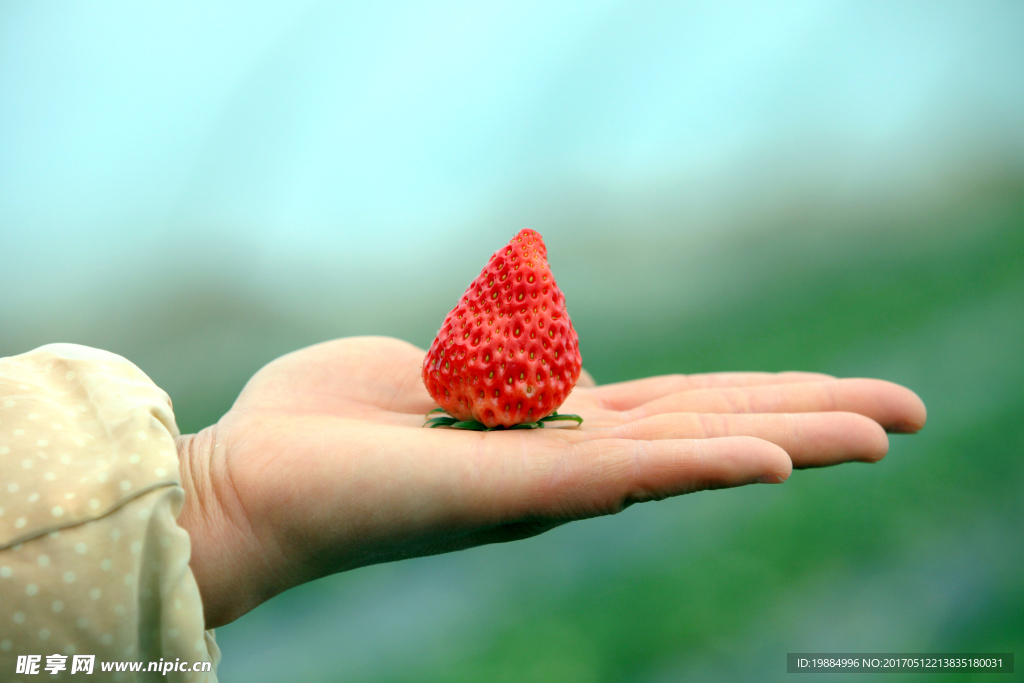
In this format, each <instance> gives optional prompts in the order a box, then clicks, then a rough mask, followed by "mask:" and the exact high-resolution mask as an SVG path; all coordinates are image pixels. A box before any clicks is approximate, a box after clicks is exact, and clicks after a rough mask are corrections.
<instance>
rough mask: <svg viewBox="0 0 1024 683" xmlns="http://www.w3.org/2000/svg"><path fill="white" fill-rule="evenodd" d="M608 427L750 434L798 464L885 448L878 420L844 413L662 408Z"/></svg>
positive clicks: (640, 435)
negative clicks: (737, 412)
mask: <svg viewBox="0 0 1024 683" xmlns="http://www.w3.org/2000/svg"><path fill="white" fill-rule="evenodd" d="M607 431H609V432H611V433H613V434H614V435H615V436H618V437H622V438H627V439H642V440H654V439H709V438H716V437H725V436H753V437H757V438H758V439H764V440H765V441H770V442H771V443H773V444H775V445H777V446H779V447H781V448H783V449H784V450H785V451H786V453H788V454H789V457H790V458H792V460H793V467H797V468H803V467H825V466H828V465H837V464H839V463H843V462H849V461H851V460H858V461H862V462H877V461H879V460H881V459H882V458H884V457H885V454H886V453H887V452H888V450H889V437H888V436H886V434H885V430H883V429H882V427H881V426H880V425H879V424H878V423H877V422H875V421H874V420H872V419H870V418H867V417H864V416H863V415H858V414H856V413H843V412H831V413H781V414H780V413H748V414H742V415H730V414H721V413H663V414H661V415H655V416H653V417H648V418H645V419H642V420H637V421H635V422H630V423H628V424H624V425H622V426H621V427H616V428H614V429H611V430H607Z"/></svg>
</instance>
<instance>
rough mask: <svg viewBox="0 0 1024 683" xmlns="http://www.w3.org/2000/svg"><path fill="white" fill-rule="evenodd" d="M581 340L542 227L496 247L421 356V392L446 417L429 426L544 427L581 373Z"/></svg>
mask: <svg viewBox="0 0 1024 683" xmlns="http://www.w3.org/2000/svg"><path fill="white" fill-rule="evenodd" d="M581 368H582V361H581V359H580V351H579V340H578V338H577V336H576V330H575V329H573V326H572V321H571V320H569V314H568V313H567V312H566V310H565V296H564V295H563V294H562V292H561V290H559V289H558V285H556V284H555V278H554V276H553V275H552V274H551V269H550V268H549V267H548V261H547V248H546V247H545V246H544V241H543V240H542V239H541V236H540V233H538V232H536V231H534V230H521V231H520V232H519V234H518V235H516V236H515V237H513V238H512V240H511V241H510V242H509V243H508V245H507V246H505V247H502V248H501V249H499V250H498V251H496V252H494V255H493V256H491V259H490V260H489V261H488V262H487V265H486V266H484V269H483V270H482V271H481V272H480V275H479V276H478V277H477V278H476V279H475V280H474V281H473V283H472V284H471V285H470V286H469V288H468V289H466V292H465V293H464V294H463V295H462V298H461V299H460V300H459V303H458V305H457V306H456V307H455V308H453V309H452V310H451V312H450V313H449V314H448V315H447V316H446V317H445V319H444V323H442V324H441V330H440V331H439V332H438V333H437V337H436V338H435V339H434V343H433V344H431V345H430V351H428V352H427V356H426V358H424V359H423V383H424V384H426V386H427V391H428V392H430V395H431V396H432V397H433V398H434V400H435V401H437V403H438V405H440V406H441V407H442V408H443V409H444V410H445V411H447V412H448V413H449V414H450V415H451V416H452V417H442V418H435V419H434V420H432V421H431V423H432V424H431V423H428V424H430V426H433V427H436V426H441V425H453V426H456V427H464V428H469V429H484V428H486V429H494V428H503V427H504V428H508V427H515V426H517V425H520V426H523V427H537V426H542V424H541V420H542V419H544V421H545V422H546V421H549V420H552V419H573V420H576V421H577V422H580V421H582V420H581V419H580V418H579V417H577V416H571V417H570V416H565V415H557V413H555V409H557V408H558V406H560V405H561V404H562V402H563V401H564V400H565V398H566V396H568V395H569V392H570V391H572V388H573V387H574V386H575V385H576V380H577V379H579V376H580V369H581Z"/></svg>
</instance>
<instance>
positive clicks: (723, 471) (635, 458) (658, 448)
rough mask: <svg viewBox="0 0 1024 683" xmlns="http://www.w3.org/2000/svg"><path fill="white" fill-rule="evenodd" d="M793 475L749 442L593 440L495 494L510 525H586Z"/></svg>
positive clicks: (773, 454)
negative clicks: (638, 507)
mask: <svg viewBox="0 0 1024 683" xmlns="http://www.w3.org/2000/svg"><path fill="white" fill-rule="evenodd" d="M537 465H540V463H537ZM792 470H793V464H792V461H791V460H790V458H789V456H788V455H787V454H786V452H785V451H784V450H783V449H781V448H779V447H778V446H776V445H775V444H772V443H769V442H767V441H763V440H761V439H755V438H752V437H745V436H737V437H725V438H720V439H668V440H661V441H636V440H632V439H595V440H591V441H584V442H579V443H575V444H570V445H568V446H567V447H566V448H565V449H563V450H562V451H561V453H560V454H559V456H558V457H556V458H554V459H552V460H551V461H550V462H548V463H545V464H544V466H536V467H534V468H531V469H530V470H529V475H528V476H526V477H525V478H524V479H523V482H522V485H521V486H516V487H503V488H502V489H500V490H501V491H503V492H504V493H505V495H506V496H507V497H506V499H505V503H506V505H505V507H506V510H507V513H506V514H507V516H508V517H509V518H510V519H512V520H515V519H541V520H565V519H583V518H587V517H594V516H597V515H604V514H612V513H615V512H619V511H620V510H623V509H624V508H626V507H628V506H629V505H632V504H633V503H637V502H643V501H648V500H660V499H663V498H667V497H669V496H677V495H681V494H684V493H692V492H694V491H701V490H705V489H717V488H727V487H731V486H743V485H745V484H751V483H755V482H757V481H759V480H760V481H764V482H765V483H778V482H782V481H785V480H786V479H787V478H788V477H789V475H790V473H791V472H792ZM492 491H493V489H492Z"/></svg>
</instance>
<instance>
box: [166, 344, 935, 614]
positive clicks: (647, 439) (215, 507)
mask: <svg viewBox="0 0 1024 683" xmlns="http://www.w3.org/2000/svg"><path fill="white" fill-rule="evenodd" d="M423 357H424V351H422V350H421V349H418V348H416V347H414V346H412V345H410V344H407V343H405V342H402V341H399V340H396V339H389V338H383V337H361V338H350V339H341V340H337V341H332V342H327V343H324V344H319V345H316V346H312V347H309V348H307V349H303V350H301V351H297V352H295V353H291V354H288V355H286V356H283V357H281V358H279V359H277V360H275V361H274V362H272V363H270V364H269V365H267V366H266V367H264V368H263V369H262V370H260V371H259V372H258V373H257V374H256V375H255V376H254V377H253V378H252V379H251V380H250V381H249V383H248V384H247V385H246V387H245V389H244V390H243V391H242V393H241V395H240V396H239V398H238V400H237V401H236V402H235V405H234V406H233V407H232V408H231V410H230V411H229V412H228V413H227V414H226V415H225V416H224V417H223V418H222V419H221V420H220V421H219V422H218V423H217V424H216V425H214V426H212V427H210V428H207V429H206V430H204V431H203V432H201V433H200V434H198V435H195V436H189V437H183V448H182V449H181V450H182V452H183V455H184V456H185V457H183V474H185V475H186V476H185V480H186V481H185V486H186V491H187V495H186V504H185V509H184V511H183V513H182V516H181V520H180V522H181V523H182V525H183V526H185V527H186V528H187V529H188V530H189V532H190V535H191V536H192V538H193V561H192V568H193V571H194V573H195V575H196V578H197V581H198V582H199V584H200V589H201V590H202V592H203V599H204V606H205V608H206V610H207V623H208V625H210V626H216V625H219V624H220V623H226V622H228V621H231V620H232V619H234V618H237V616H239V615H240V614H242V613H244V612H245V611H248V610H249V609H251V608H252V607H254V606H255V605H256V604H259V602H262V601H263V600H266V599H267V598H269V597H270V596H272V595H274V594H276V593H278V592H281V591H283V590H286V589H287V588H289V587H291V586H294V585H297V584H299V583H302V582H304V581H309V580H312V579H314V578H317V577H320V576H324V575H327V574H330V573H334V572H338V571H343V570H346V569H351V568H354V567H359V566H363V565H367V564H372V563H377V562H384V561H389V560H394V559H399V558H404V557H412V556H417V555H424V554H431V553H438V552H445V551H449V550H456V549H460V548H466V547H470V546H473V545H479V544H482V543H490V542H495V541H505V540H513V539H517V538H524V537H526V536H531V535H534V534H537V533H540V532H542V531H544V530H546V529H550V528H552V527H554V526H557V525H559V524H562V523H565V522H568V521H572V520H575V519H582V518H586V517H593V516H596V515H602V514H610V513H614V512H618V511H620V510H622V509H624V508H625V507H627V506H628V505H630V504H632V503H635V502H640V501H645V500H655V499H660V498H665V497H668V496H673V495H678V494H682V493H689V492H692V491H698V490H702V489H709V488H723V487H729V486H740V485H743V484H748V483H753V482H757V481H762V482H781V481H783V480H785V479H786V478H787V477H788V476H789V474H790V472H791V470H792V468H794V467H797V468H800V467H815V466H823V465H833V464H838V463H842V462H847V461H851V460H861V461H876V460H879V459H880V458H882V457H883V456H884V455H885V453H886V451H887V449H888V438H887V436H886V433H885V432H886V431H902V432H913V431H917V430H918V429H920V428H921V427H922V426H923V424H924V421H925V409H924V405H923V404H922V403H921V401H920V399H918V397H917V396H916V395H915V394H914V393H913V392H911V391H910V390H908V389H905V388H903V387H900V386H898V385H895V384H891V383H889V382H884V381H880V380H869V379H835V378H832V377H829V376H827V375H818V374H811V373H781V374H769V373H723V374H712V375H691V376H680V375H671V376H663V377H652V378H647V379H641V380H636V381H632V382H623V383H619V384H610V385H605V386H581V385H578V386H577V387H576V389H574V391H573V392H572V394H571V395H570V396H569V398H568V399H567V400H566V402H565V403H564V404H563V406H562V408H561V409H560V410H561V411H562V412H571V413H577V414H579V415H580V416H582V417H583V419H584V422H583V424H582V425H581V426H580V427H574V428H550V427H547V428H544V429H535V430H524V431H495V432H472V431H470V432H467V431H459V430H452V429H446V428H439V429H425V428H423V424H424V422H425V418H424V415H425V414H426V413H427V412H428V411H430V410H431V409H433V408H436V407H437V406H436V404H435V403H434V401H433V400H432V399H431V398H430V396H429V395H428V394H427V391H426V389H425V388H424V386H423V383H422V381H421V379H420V370H421V364H422V362H423ZM568 424H573V423H568ZM190 486H191V489H192V495H189V489H190Z"/></svg>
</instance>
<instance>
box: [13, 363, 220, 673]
mask: <svg viewBox="0 0 1024 683" xmlns="http://www.w3.org/2000/svg"><path fill="white" fill-rule="evenodd" d="M177 435H178V429H177V426H176V425H175V423H174V415H173V413H172V411H171V402H170V399H169V398H168V397H167V394H165V393H164V392H163V391H161V390H160V389H159V388H158V387H156V385H154V384H153V382H152V381H151V380H150V379H149V378H148V377H147V376H146V375H145V374H144V373H143V372H142V371H141V370H139V369H138V368H137V367H135V366H134V365H132V364H131V363H129V362H128V361H126V360H125V359H124V358H121V357H120V356H116V355H114V354H111V353H107V352H105V351H99V350H96V349H91V348H87V347H83V346H76V345H73V344H51V345H49V346H43V347H41V348H38V349H36V350H34V351H31V352H29V353H26V354H23V355H20V356H12V357H9V358H0V680H3V681H19V680H23V681H24V682H25V683H27V681H31V680H37V678H36V676H32V675H26V676H24V677H22V676H21V675H19V674H17V673H16V667H17V661H18V656H19V655H40V656H41V659H40V662H39V673H40V674H43V675H45V676H46V678H47V680H78V679H79V675H75V676H71V675H70V672H71V670H72V663H73V655H95V663H94V673H93V676H95V678H92V677H90V678H89V680H97V681H103V680H120V681H145V680H158V679H159V680H161V681H190V682H191V681H204V682H210V681H216V680H217V678H216V668H217V663H218V662H219V661H220V651H219V649H218V648H217V645H216V643H215V641H214V637H213V631H204V620H203V606H202V602H201V600H200V597H199V589H198V587H197V586H196V582H195V579H194V578H193V576H192V572H191V570H190V569H189V566H188V561H189V553H190V545H189V537H188V534H187V533H186V532H185V530H184V529H182V528H181V527H179V526H178V525H177V523H176V521H175V520H176V519H177V517H178V513H179V512H180V511H181V506H182V501H183V499H184V491H183V490H182V488H181V481H180V478H179V475H178V455H177V450H176V448H175V443H174V438H175V437H176V436H177ZM48 655H65V656H66V660H65V666H66V669H65V670H63V671H59V672H58V673H57V675H51V674H50V672H49V671H47V670H45V667H46V665H47V663H48V660H47V656H48ZM160 660H163V661H164V662H175V663H176V664H177V662H179V661H180V662H184V663H187V664H188V666H189V667H191V666H193V665H194V664H195V663H196V662H210V663H211V669H212V671H211V672H210V673H184V672H181V671H170V672H169V673H167V674H166V675H162V674H153V673H148V674H147V673H132V672H124V673H119V674H117V673H109V672H108V673H105V672H103V671H102V670H101V667H102V664H103V663H104V662H143V663H144V664H143V667H142V668H143V670H144V671H145V669H146V668H147V666H148V663H149V662H160ZM55 661H59V660H55ZM176 668H181V667H180V666H177V667H176Z"/></svg>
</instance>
